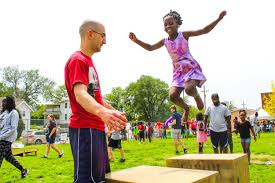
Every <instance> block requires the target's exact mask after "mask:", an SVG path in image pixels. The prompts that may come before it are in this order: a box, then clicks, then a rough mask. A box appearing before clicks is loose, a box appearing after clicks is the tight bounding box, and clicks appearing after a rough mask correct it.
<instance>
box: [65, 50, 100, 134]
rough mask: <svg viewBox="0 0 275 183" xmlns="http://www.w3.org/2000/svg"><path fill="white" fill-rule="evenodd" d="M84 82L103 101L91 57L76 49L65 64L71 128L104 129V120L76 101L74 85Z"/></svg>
mask: <svg viewBox="0 0 275 183" xmlns="http://www.w3.org/2000/svg"><path fill="white" fill-rule="evenodd" d="M76 83H82V84H84V85H86V86H87V92H88V93H89V94H90V95H91V96H92V97H94V99H95V100H96V101H97V102H98V103H99V104H102V103H103V99H102V95H101V91H100V83H99V79H98V75H97V72H96V69H95V66H94V64H93V61H92V59H91V58H90V57H88V56H86V55H84V54H83V53H82V52H80V51H76V52H75V53H74V54H73V55H72V56H71V57H70V58H69V60H68V61H67V63H66V65H65V85H66V89H67V92H68V96H69V99H70V104H71V109H72V115H71V117H70V124H69V127H70V128H95V129H98V130H100V131H104V129H105V126H104V122H103V121H102V120H101V118H100V117H98V116H96V115H93V114H91V113H89V112H87V111H86V110H85V109H84V108H83V107H81V105H80V104H79V103H78V102H77V101H76V98H75V95H74V91H73V88H74V85H75V84H76Z"/></svg>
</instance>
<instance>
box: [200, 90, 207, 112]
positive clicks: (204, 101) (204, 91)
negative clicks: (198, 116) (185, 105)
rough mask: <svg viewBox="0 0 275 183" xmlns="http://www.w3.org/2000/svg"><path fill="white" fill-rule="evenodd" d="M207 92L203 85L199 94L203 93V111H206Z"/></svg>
mask: <svg viewBox="0 0 275 183" xmlns="http://www.w3.org/2000/svg"><path fill="white" fill-rule="evenodd" d="M208 91H209V90H205V85H203V90H202V91H201V92H203V103H204V110H206V92H208Z"/></svg>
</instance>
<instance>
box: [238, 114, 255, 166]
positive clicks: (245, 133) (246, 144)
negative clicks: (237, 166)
mask: <svg viewBox="0 0 275 183" xmlns="http://www.w3.org/2000/svg"><path fill="white" fill-rule="evenodd" d="M239 115H240V119H241V120H240V121H239V122H238V123H237V132H238V133H240V137H241V143H242V147H243V152H244V153H247V155H248V164H250V142H251V137H250V131H251V132H252V134H253V136H254V140H255V142H256V134H255V132H254V129H253V126H252V125H251V123H250V122H249V121H247V120H246V111H245V110H240V112H239Z"/></svg>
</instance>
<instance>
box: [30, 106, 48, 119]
mask: <svg viewBox="0 0 275 183" xmlns="http://www.w3.org/2000/svg"><path fill="white" fill-rule="evenodd" d="M45 110H46V106H45V105H43V104H39V105H37V106H36V111H34V112H32V113H31V118H32V119H44V115H43V113H44V112H45Z"/></svg>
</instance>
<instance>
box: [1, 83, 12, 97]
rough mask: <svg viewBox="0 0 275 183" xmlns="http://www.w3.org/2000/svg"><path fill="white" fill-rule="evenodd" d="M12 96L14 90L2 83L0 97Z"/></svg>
mask: <svg viewBox="0 0 275 183" xmlns="http://www.w3.org/2000/svg"><path fill="white" fill-rule="evenodd" d="M7 95H12V89H11V88H9V87H7V86H6V84H5V83H1V82H0V97H4V96H7Z"/></svg>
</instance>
